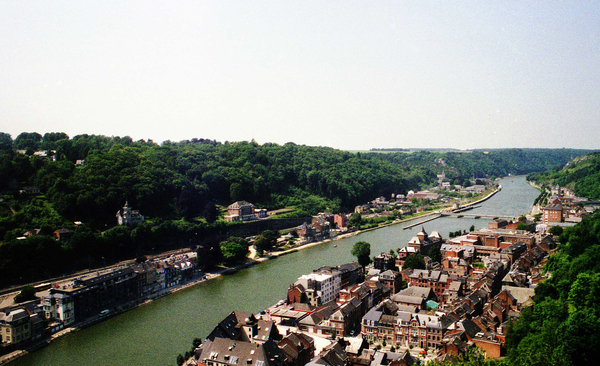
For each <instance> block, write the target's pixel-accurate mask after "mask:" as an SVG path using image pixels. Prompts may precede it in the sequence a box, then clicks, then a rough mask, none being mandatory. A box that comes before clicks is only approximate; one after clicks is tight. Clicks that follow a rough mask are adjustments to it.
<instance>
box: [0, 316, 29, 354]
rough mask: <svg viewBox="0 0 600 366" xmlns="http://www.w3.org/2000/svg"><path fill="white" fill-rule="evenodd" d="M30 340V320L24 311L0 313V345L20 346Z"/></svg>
mask: <svg viewBox="0 0 600 366" xmlns="http://www.w3.org/2000/svg"><path fill="white" fill-rule="evenodd" d="M29 340H31V320H30V318H29V313H27V311H25V310H24V309H16V310H12V311H8V312H0V343H2V344H12V345H16V344H20V343H24V342H27V341H29Z"/></svg>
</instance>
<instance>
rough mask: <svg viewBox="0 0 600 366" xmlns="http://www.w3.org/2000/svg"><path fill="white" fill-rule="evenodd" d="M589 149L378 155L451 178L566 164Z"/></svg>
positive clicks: (503, 173) (530, 169)
mask: <svg viewBox="0 0 600 366" xmlns="http://www.w3.org/2000/svg"><path fill="white" fill-rule="evenodd" d="M589 153H590V150H575V149H498V150H485V151H484V150H474V151H464V152H437V151H415V152H410V153H407V152H394V153H387V154H381V153H378V154H377V155H378V156H379V157H381V158H382V159H386V160H388V161H391V162H394V163H397V164H400V165H403V166H412V167H414V166H420V167H426V168H427V169H431V170H433V171H434V172H435V173H436V174H441V173H445V174H446V177H447V178H449V179H450V180H453V179H458V180H459V181H461V182H462V180H464V179H466V178H473V177H475V178H483V177H505V176H508V175H523V174H528V173H532V172H541V171H545V170H549V169H553V168H555V167H560V166H563V165H565V164H566V163H567V162H569V161H570V160H571V159H573V158H575V157H577V156H581V155H584V154H589Z"/></svg>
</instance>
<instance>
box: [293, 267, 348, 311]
mask: <svg viewBox="0 0 600 366" xmlns="http://www.w3.org/2000/svg"><path fill="white" fill-rule="evenodd" d="M341 275H342V273H341V271H340V270H338V269H335V268H330V267H326V268H321V269H318V270H316V271H314V272H312V273H310V274H307V275H302V276H300V277H299V278H298V280H297V281H296V283H295V285H301V286H302V288H303V289H304V296H305V299H306V302H307V303H309V304H311V305H313V306H318V305H322V304H325V303H328V302H330V301H333V300H335V299H336V298H337V297H338V294H339V292H340V290H341V283H342V276H341ZM296 288H297V289H300V287H296ZM288 297H289V296H288Z"/></svg>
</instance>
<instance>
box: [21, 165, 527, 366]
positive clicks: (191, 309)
mask: <svg viewBox="0 0 600 366" xmlns="http://www.w3.org/2000/svg"><path fill="white" fill-rule="evenodd" d="M500 184H502V186H503V189H502V191H500V192H499V193H497V194H496V195H495V196H493V197H492V198H490V199H489V200H487V201H485V202H483V203H482V204H481V207H479V208H477V209H474V210H472V211H469V213H480V214H497V215H511V216H515V217H517V216H519V215H522V214H524V213H526V212H528V211H529V210H530V209H531V205H532V203H533V200H534V199H535V198H536V197H537V196H538V194H539V192H538V191H537V190H536V189H534V188H533V187H531V186H530V185H529V184H528V183H527V182H526V180H525V177H510V178H505V179H503V180H501V181H500ZM487 222H488V220H487V219H469V218H452V217H444V218H440V219H436V220H433V221H429V222H427V223H425V224H423V226H424V228H425V230H426V231H427V232H428V233H431V231H438V232H439V233H440V234H441V235H442V237H444V238H447V237H448V234H449V232H451V231H452V232H454V231H456V230H469V227H470V226H471V225H475V227H476V228H481V227H487ZM408 224H409V223H404V224H398V225H392V226H387V227H385V228H381V229H377V230H373V231H369V232H365V233H362V234H359V235H356V236H353V237H350V238H346V239H341V240H337V241H332V242H329V243H325V244H323V245H318V246H314V247H311V248H307V249H305V250H300V251H298V252H296V253H291V254H288V255H285V256H282V257H279V258H276V259H274V260H271V261H267V262H264V263H262V264H259V265H256V266H253V267H250V268H246V269H243V270H240V271H238V272H236V273H234V274H230V275H226V276H223V277H219V278H217V279H214V280H211V281H208V282H205V283H202V284H200V285H198V286H194V287H191V288H188V289H186V290H182V291H180V292H177V293H175V294H172V295H170V296H167V297H164V298H162V299H159V300H157V301H154V302H152V303H150V304H148V305H145V306H142V307H140V308H137V309H134V310H131V311H129V312H126V313H124V314H121V315H119V316H116V317H113V318H111V319H108V320H106V321H104V322H102V323H100V324H97V325H94V326H92V327H90V328H87V329H83V330H81V331H78V332H74V333H71V334H69V335H67V336H65V337H63V338H61V339H58V340H56V341H54V342H53V343H52V344H51V345H49V346H48V347H46V348H43V349H41V350H39V351H36V352H34V353H32V354H28V355H26V356H24V357H22V358H20V359H17V360H16V361H14V362H13V363H11V364H10V365H11V366H34V365H44V366H47V365H52V366H60V365H65V366H67V365H69V366H70V365H90V364H100V365H125V364H130V365H162V366H164V365H175V364H176V362H175V358H176V357H177V355H178V354H179V353H185V351H186V350H188V349H190V348H191V345H192V340H193V339H194V338H195V337H201V338H202V339H204V337H206V336H207V335H208V333H209V332H210V331H211V330H212V328H213V327H214V326H215V325H216V324H217V322H219V321H220V320H221V319H223V318H224V317H225V316H226V315H227V314H229V313H230V312H231V311H233V310H240V311H248V312H258V311H260V310H263V309H265V308H267V307H268V306H270V305H272V304H274V303H275V302H277V301H278V300H280V299H283V298H285V296H286V290H287V288H288V286H289V285H290V284H291V283H293V282H294V281H295V280H296V279H297V278H298V277H299V276H300V275H302V274H305V273H309V272H311V271H312V270H313V269H316V268H318V267H320V266H323V265H339V264H343V263H347V262H350V261H353V260H355V258H354V257H352V255H351V254H350V251H351V249H352V246H353V245H354V243H356V242H357V241H360V240H362V241H367V242H369V243H370V244H371V255H376V254H379V253H380V252H389V250H390V249H394V250H396V249H397V248H400V247H403V246H405V245H406V243H407V242H408V241H409V240H410V238H411V237H412V236H414V235H415V234H416V233H417V232H418V231H419V230H420V227H415V228H413V229H412V230H403V227H404V226H405V225H408Z"/></svg>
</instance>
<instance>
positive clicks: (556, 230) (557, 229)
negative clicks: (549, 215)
mask: <svg viewBox="0 0 600 366" xmlns="http://www.w3.org/2000/svg"><path fill="white" fill-rule="evenodd" d="M548 232H549V233H550V234H552V235H554V236H560V235H561V234H562V233H563V228H562V227H560V226H552V227H551V228H550V230H548Z"/></svg>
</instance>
